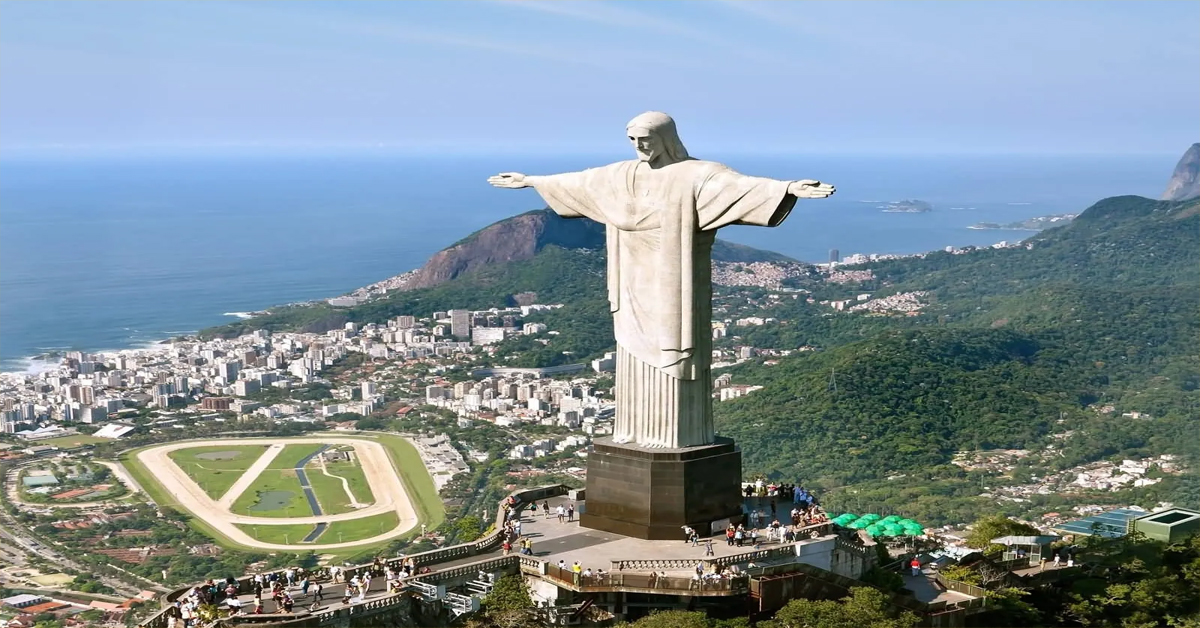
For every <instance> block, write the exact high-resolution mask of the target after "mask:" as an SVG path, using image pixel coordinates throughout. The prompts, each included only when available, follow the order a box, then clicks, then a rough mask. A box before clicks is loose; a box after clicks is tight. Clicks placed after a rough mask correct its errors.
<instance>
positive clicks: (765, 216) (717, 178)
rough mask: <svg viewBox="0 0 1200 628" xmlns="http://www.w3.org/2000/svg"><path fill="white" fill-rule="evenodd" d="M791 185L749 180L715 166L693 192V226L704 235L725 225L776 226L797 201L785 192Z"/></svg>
mask: <svg viewBox="0 0 1200 628" xmlns="http://www.w3.org/2000/svg"><path fill="white" fill-rule="evenodd" d="M790 185H791V181H778V180H776V179H767V178H764V177H749V176H746V175H744V174H740V173H738V172H734V171H733V170H731V169H729V168H727V167H725V166H719V165H718V167H716V168H714V169H713V170H712V171H711V172H710V173H709V174H708V176H707V177H705V178H704V179H703V181H702V182H701V183H700V185H699V188H698V190H697V192H696V221H697V225H696V226H697V227H698V228H699V229H701V230H704V231H707V230H710V229H719V228H721V227H725V226H728V225H753V226H758V227H775V226H778V225H779V224H780V223H782V222H783V220H784V219H785V218H787V216H788V214H789V213H791V211H792V208H793V207H795V205H796V197H795V196H792V195H791V194H788V191H787V190H788V186H790Z"/></svg>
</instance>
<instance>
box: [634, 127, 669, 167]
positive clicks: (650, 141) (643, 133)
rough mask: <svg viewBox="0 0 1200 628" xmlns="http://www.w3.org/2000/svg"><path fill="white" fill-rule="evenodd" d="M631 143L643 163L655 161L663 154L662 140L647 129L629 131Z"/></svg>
mask: <svg viewBox="0 0 1200 628" xmlns="http://www.w3.org/2000/svg"><path fill="white" fill-rule="evenodd" d="M629 143H631V144H633V150H634V151H635V152H637V156H638V159H641V160H642V161H653V160H654V159H655V158H656V157H659V156H661V155H662V154H663V144H662V140H661V139H659V137H658V136H657V135H655V134H653V133H651V132H650V131H648V130H646V129H636V128H635V129H629Z"/></svg>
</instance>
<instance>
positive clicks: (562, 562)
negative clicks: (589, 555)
mask: <svg viewBox="0 0 1200 628" xmlns="http://www.w3.org/2000/svg"><path fill="white" fill-rule="evenodd" d="M558 568H559V569H561V570H562V571H566V570H567V561H565V560H563V559H561V558H560V559H558Z"/></svg>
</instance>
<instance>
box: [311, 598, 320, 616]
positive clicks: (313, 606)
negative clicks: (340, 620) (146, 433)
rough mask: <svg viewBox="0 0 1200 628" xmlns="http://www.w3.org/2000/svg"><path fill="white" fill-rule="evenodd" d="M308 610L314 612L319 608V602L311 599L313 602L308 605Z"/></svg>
mask: <svg viewBox="0 0 1200 628" xmlns="http://www.w3.org/2000/svg"><path fill="white" fill-rule="evenodd" d="M308 610H309V611H310V612H314V613H315V612H317V611H319V610H321V602H319V601H317V600H313V603H312V604H309V605H308Z"/></svg>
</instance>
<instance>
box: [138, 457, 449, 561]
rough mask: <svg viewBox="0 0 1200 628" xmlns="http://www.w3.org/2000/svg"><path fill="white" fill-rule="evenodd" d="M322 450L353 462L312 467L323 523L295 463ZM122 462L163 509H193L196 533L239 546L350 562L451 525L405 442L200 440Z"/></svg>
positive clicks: (309, 473)
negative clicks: (423, 529)
mask: <svg viewBox="0 0 1200 628" xmlns="http://www.w3.org/2000/svg"><path fill="white" fill-rule="evenodd" d="M322 447H329V448H330V451H331V454H332V450H334V449H336V450H342V451H344V452H347V453H349V454H350V456H349V459H348V460H347V459H346V456H345V455H330V456H329V457H328V459H324V460H323V459H321V458H314V459H313V460H310V461H309V463H308V464H307V465H306V466H305V468H304V470H303V471H304V474H305V476H306V477H307V478H308V481H309V483H310V485H311V486H312V489H313V493H314V495H316V499H317V501H318V502H319V505H320V507H321V510H322V514H321V515H319V516H316V515H313V514H312V509H311V506H310V504H309V502H308V499H307V498H306V497H305V495H304V492H303V490H302V488H301V485H300V482H299V480H298V478H297V476H296V471H295V465H296V464H297V463H298V462H299V461H301V460H303V459H304V458H306V457H308V456H309V455H311V454H313V453H315V452H317V451H318V450H319V449H321V448H322ZM121 460H122V462H123V463H124V464H125V466H126V468H127V469H128V470H129V472H130V475H132V476H133V477H134V478H135V479H136V480H137V481H138V482H139V483H141V484H142V485H143V486H144V488H145V489H146V492H147V494H148V495H149V496H150V497H151V498H152V499H153V500H154V501H155V502H156V503H158V504H160V505H163V506H169V507H173V508H179V509H181V510H184V511H188V512H190V513H191V514H192V515H193V517H192V518H191V519H190V522H189V523H190V525H192V527H194V528H195V529H197V530H199V531H201V532H203V533H205V534H206V535H209V536H212V537H213V538H214V539H215V540H217V542H219V543H221V544H222V545H225V546H226V547H231V548H239V549H255V550H289V551H305V550H309V549H312V550H319V551H321V552H322V553H323V554H329V555H343V556H349V555H351V554H358V553H363V552H369V551H372V549H373V548H378V547H381V546H383V545H385V544H387V543H389V542H390V541H392V540H394V539H397V538H400V537H403V536H408V535H411V534H415V532H414V531H413V530H414V529H415V528H417V527H419V526H420V525H421V524H425V525H426V526H428V527H429V528H434V527H436V526H438V525H439V524H440V523H441V522H442V520H443V519H444V511H443V508H442V503H441V500H440V498H439V497H438V495H437V492H436V490H435V489H434V486H433V479H432V478H431V477H430V476H429V473H428V471H427V470H426V469H425V465H424V464H423V463H422V461H421V459H420V456H419V454H417V452H416V448H415V447H413V446H412V444H411V443H409V442H408V441H407V440H406V439H405V438H404V437H401V436H398V435H392V434H376V433H372V434H362V435H342V434H338V435H337V436H333V435H328V436H321V437H315V436H307V437H297V438H290V439H282V440H281V439H275V440H266V439H250V438H239V439H229V440H225V441H220V440H209V441H191V442H180V443H170V444H166V445H154V446H150V447H145V448H142V449H138V450H134V451H131V452H126V453H125V454H123V455H122V457H121ZM185 468H186V470H185ZM152 470H153V471H152ZM326 472H328V475H326ZM343 480H344V481H343ZM202 483H203V484H205V485H207V486H204V487H202V486H201V484H202ZM352 496H353V497H352ZM355 506H357V507H355ZM318 530H319V531H320V532H321V534H320V535H319V536H316V537H314V538H309V537H313V534H314V532H316V531H318ZM305 539H308V542H304V541H305Z"/></svg>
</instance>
